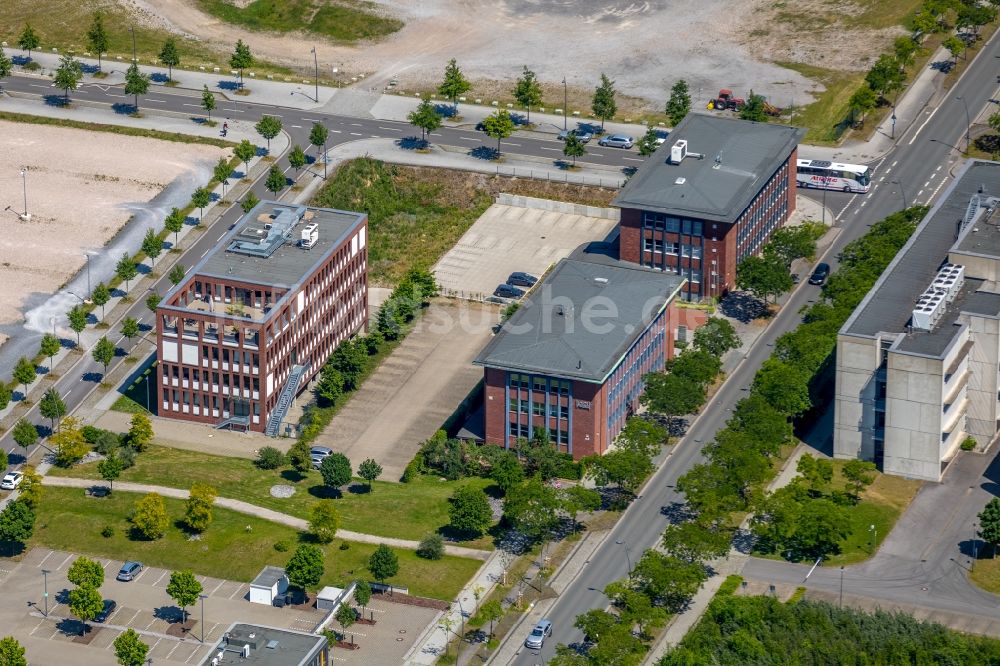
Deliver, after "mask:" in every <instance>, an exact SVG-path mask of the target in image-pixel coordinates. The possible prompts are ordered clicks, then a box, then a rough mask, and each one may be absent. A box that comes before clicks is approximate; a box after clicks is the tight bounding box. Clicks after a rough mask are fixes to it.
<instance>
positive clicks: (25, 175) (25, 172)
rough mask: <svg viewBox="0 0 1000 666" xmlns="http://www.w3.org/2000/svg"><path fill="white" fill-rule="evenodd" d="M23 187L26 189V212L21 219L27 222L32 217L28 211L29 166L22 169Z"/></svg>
mask: <svg viewBox="0 0 1000 666" xmlns="http://www.w3.org/2000/svg"><path fill="white" fill-rule="evenodd" d="M21 189H22V190H23V191H24V214H23V215H21V219H22V220H24V221H25V222H27V221H28V220H30V219H31V215H30V214H29V213H28V167H25V168H23V169H21Z"/></svg>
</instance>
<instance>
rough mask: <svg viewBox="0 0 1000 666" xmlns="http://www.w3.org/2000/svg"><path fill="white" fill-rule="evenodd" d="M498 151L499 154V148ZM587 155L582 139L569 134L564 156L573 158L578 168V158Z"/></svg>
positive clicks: (564, 145)
mask: <svg viewBox="0 0 1000 666" xmlns="http://www.w3.org/2000/svg"><path fill="white" fill-rule="evenodd" d="M497 150H498V152H499V148H498V149H497ZM586 154H587V149H586V148H585V147H584V145H583V141H580V137H578V136H577V135H576V134H567V135H566V140H565V141H564V142H563V155H565V156H566V157H572V158H573V166H576V158H578V157H583V156H584V155H586Z"/></svg>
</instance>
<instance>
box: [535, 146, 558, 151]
mask: <svg viewBox="0 0 1000 666" xmlns="http://www.w3.org/2000/svg"><path fill="white" fill-rule="evenodd" d="M540 148H541V149H542V150H551V151H553V152H556V153H561V152H562V149H561V148H546V147H545V146H540Z"/></svg>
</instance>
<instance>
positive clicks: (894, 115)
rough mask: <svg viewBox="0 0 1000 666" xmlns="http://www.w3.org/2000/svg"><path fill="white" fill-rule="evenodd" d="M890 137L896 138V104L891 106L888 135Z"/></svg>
mask: <svg viewBox="0 0 1000 666" xmlns="http://www.w3.org/2000/svg"><path fill="white" fill-rule="evenodd" d="M889 138H890V139H895V138H896V106H895V105H893V107H892V134H891V135H890V136H889Z"/></svg>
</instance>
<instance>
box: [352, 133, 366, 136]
mask: <svg viewBox="0 0 1000 666" xmlns="http://www.w3.org/2000/svg"><path fill="white" fill-rule="evenodd" d="M351 136H364V134H362V133H361V132H351Z"/></svg>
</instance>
